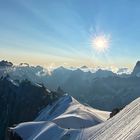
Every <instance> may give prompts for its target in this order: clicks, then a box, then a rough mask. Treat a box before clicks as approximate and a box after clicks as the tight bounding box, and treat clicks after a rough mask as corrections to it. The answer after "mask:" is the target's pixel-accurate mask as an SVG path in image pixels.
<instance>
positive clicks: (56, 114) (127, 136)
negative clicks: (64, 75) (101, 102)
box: [11, 96, 140, 140]
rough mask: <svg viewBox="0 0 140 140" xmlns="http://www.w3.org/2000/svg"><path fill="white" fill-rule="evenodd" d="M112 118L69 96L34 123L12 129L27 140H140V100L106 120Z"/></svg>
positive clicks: (43, 113)
mask: <svg viewBox="0 0 140 140" xmlns="http://www.w3.org/2000/svg"><path fill="white" fill-rule="evenodd" d="M108 115H109V113H108V112H102V111H98V110H95V109H92V108H90V107H87V106H83V105H81V104H80V103H78V102H77V101H76V100H75V99H73V98H72V97H70V96H66V97H64V98H62V99H60V100H59V101H58V102H57V103H56V104H54V105H53V107H52V108H50V107H47V108H45V109H44V110H43V111H42V112H41V114H40V115H39V117H38V118H37V119H36V120H35V121H34V122H26V123H22V124H19V125H18V126H16V127H15V128H11V129H12V130H13V131H14V132H16V133H17V134H19V135H20V136H21V137H22V139H23V140H47V139H49V140H140V98H138V99H136V100H135V101H133V102H132V103H131V104H129V105H128V106H126V107H125V108H124V109H123V110H122V111H121V112H120V113H118V114H117V115H116V116H114V117H113V118H111V119H109V120H106V119H107V118H108ZM105 120H106V121H105ZM104 121H105V122H104ZM97 124H98V125H97Z"/></svg>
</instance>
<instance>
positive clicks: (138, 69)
mask: <svg viewBox="0 0 140 140" xmlns="http://www.w3.org/2000/svg"><path fill="white" fill-rule="evenodd" d="M138 73H140V61H138V62H137V63H136V66H135V67H134V70H133V72H132V75H133V76H136V75H137V74H138Z"/></svg>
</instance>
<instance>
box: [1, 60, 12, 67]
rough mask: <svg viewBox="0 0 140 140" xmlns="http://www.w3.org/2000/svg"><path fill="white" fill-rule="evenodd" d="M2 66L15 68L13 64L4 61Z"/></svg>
mask: <svg viewBox="0 0 140 140" xmlns="http://www.w3.org/2000/svg"><path fill="white" fill-rule="evenodd" d="M0 66H1V67H10V66H13V63H11V62H8V61H5V60H2V61H0Z"/></svg>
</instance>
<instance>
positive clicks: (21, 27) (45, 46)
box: [0, 0, 140, 68]
mask: <svg viewBox="0 0 140 140" xmlns="http://www.w3.org/2000/svg"><path fill="white" fill-rule="evenodd" d="M101 34H104V35H106V36H110V43H109V48H108V50H107V51H105V52H103V53H98V52H97V50H95V49H94V48H93V46H92V45H91V39H92V37H94V36H95V35H101ZM139 52H140V1H139V0H0V59H7V60H10V61H13V62H14V63H21V62H28V63H31V64H35V65H36V64H40V65H46V66H47V65H66V66H81V65H87V66H91V67H96V66H106V67H109V66H115V67H130V68H132V67H133V66H134V65H135V63H136V61H137V60H139V59H140V55H139Z"/></svg>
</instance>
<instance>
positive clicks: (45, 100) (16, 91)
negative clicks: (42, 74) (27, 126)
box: [0, 78, 61, 140]
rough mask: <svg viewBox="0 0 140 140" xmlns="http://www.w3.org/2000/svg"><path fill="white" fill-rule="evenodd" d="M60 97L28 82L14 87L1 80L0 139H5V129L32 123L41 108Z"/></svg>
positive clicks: (6, 80)
mask: <svg viewBox="0 0 140 140" xmlns="http://www.w3.org/2000/svg"><path fill="white" fill-rule="evenodd" d="M60 96H61V95H60V94H59V93H58V94H57V93H56V92H49V91H48V90H46V88H45V87H44V86H38V85H33V84H32V83H31V82H29V81H28V80H25V81H23V82H21V83H20V84H19V85H16V84H13V82H11V81H9V80H8V78H4V79H2V78H1V79H0V139H1V140H4V139H5V135H6V128H7V127H10V126H12V125H13V124H18V123H21V122H25V121H32V120H33V119H35V118H36V116H37V115H38V113H39V111H40V110H42V108H44V107H46V106H47V105H48V104H52V102H54V101H56V100H57V99H58V98H59V97H60Z"/></svg>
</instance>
